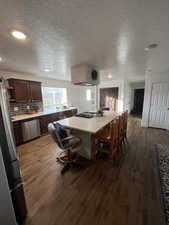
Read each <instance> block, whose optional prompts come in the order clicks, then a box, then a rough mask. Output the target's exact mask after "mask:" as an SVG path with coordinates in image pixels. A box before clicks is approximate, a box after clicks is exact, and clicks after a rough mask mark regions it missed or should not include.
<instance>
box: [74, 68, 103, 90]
mask: <svg viewBox="0 0 169 225" xmlns="http://www.w3.org/2000/svg"><path fill="white" fill-rule="evenodd" d="M71 80H72V83H73V84H75V85H82V86H94V85H98V84H99V73H98V71H97V70H96V69H95V68H94V67H92V66H89V65H86V64H80V65H76V66H73V67H72V68H71Z"/></svg>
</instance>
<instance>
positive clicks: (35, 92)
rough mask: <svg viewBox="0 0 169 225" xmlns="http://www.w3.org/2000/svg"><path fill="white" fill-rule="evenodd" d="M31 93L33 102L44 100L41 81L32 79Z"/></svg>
mask: <svg viewBox="0 0 169 225" xmlns="http://www.w3.org/2000/svg"><path fill="white" fill-rule="evenodd" d="M29 84H30V95H31V101H32V102H40V101H42V90H41V83H40V82H35V81H30V82H29Z"/></svg>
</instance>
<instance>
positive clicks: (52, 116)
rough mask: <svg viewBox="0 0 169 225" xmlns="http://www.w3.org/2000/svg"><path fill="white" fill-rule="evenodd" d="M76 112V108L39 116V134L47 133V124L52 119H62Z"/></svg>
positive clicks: (52, 120)
mask: <svg viewBox="0 0 169 225" xmlns="http://www.w3.org/2000/svg"><path fill="white" fill-rule="evenodd" d="M76 114H77V109H72V110H68V111H64V112H59V113H54V114H50V115H46V116H42V117H40V118H39V120H40V129H41V134H42V135H43V134H46V133H48V124H49V123H52V122H54V121H58V120H62V119H65V118H68V117H71V116H74V115H76Z"/></svg>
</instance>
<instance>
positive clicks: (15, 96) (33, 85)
mask: <svg viewBox="0 0 169 225" xmlns="http://www.w3.org/2000/svg"><path fill="white" fill-rule="evenodd" d="M8 82H9V86H10V89H9V91H10V94H11V101H12V102H18V103H31V102H38V101H42V91H41V83H40V82H36V81H27V80H19V79H8Z"/></svg>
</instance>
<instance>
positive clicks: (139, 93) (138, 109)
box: [131, 88, 144, 116]
mask: <svg viewBox="0 0 169 225" xmlns="http://www.w3.org/2000/svg"><path fill="white" fill-rule="evenodd" d="M143 102H144V88H142V89H135V90H134V105H133V109H132V111H131V113H132V114H134V115H138V116H141V115H142V112H143Z"/></svg>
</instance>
